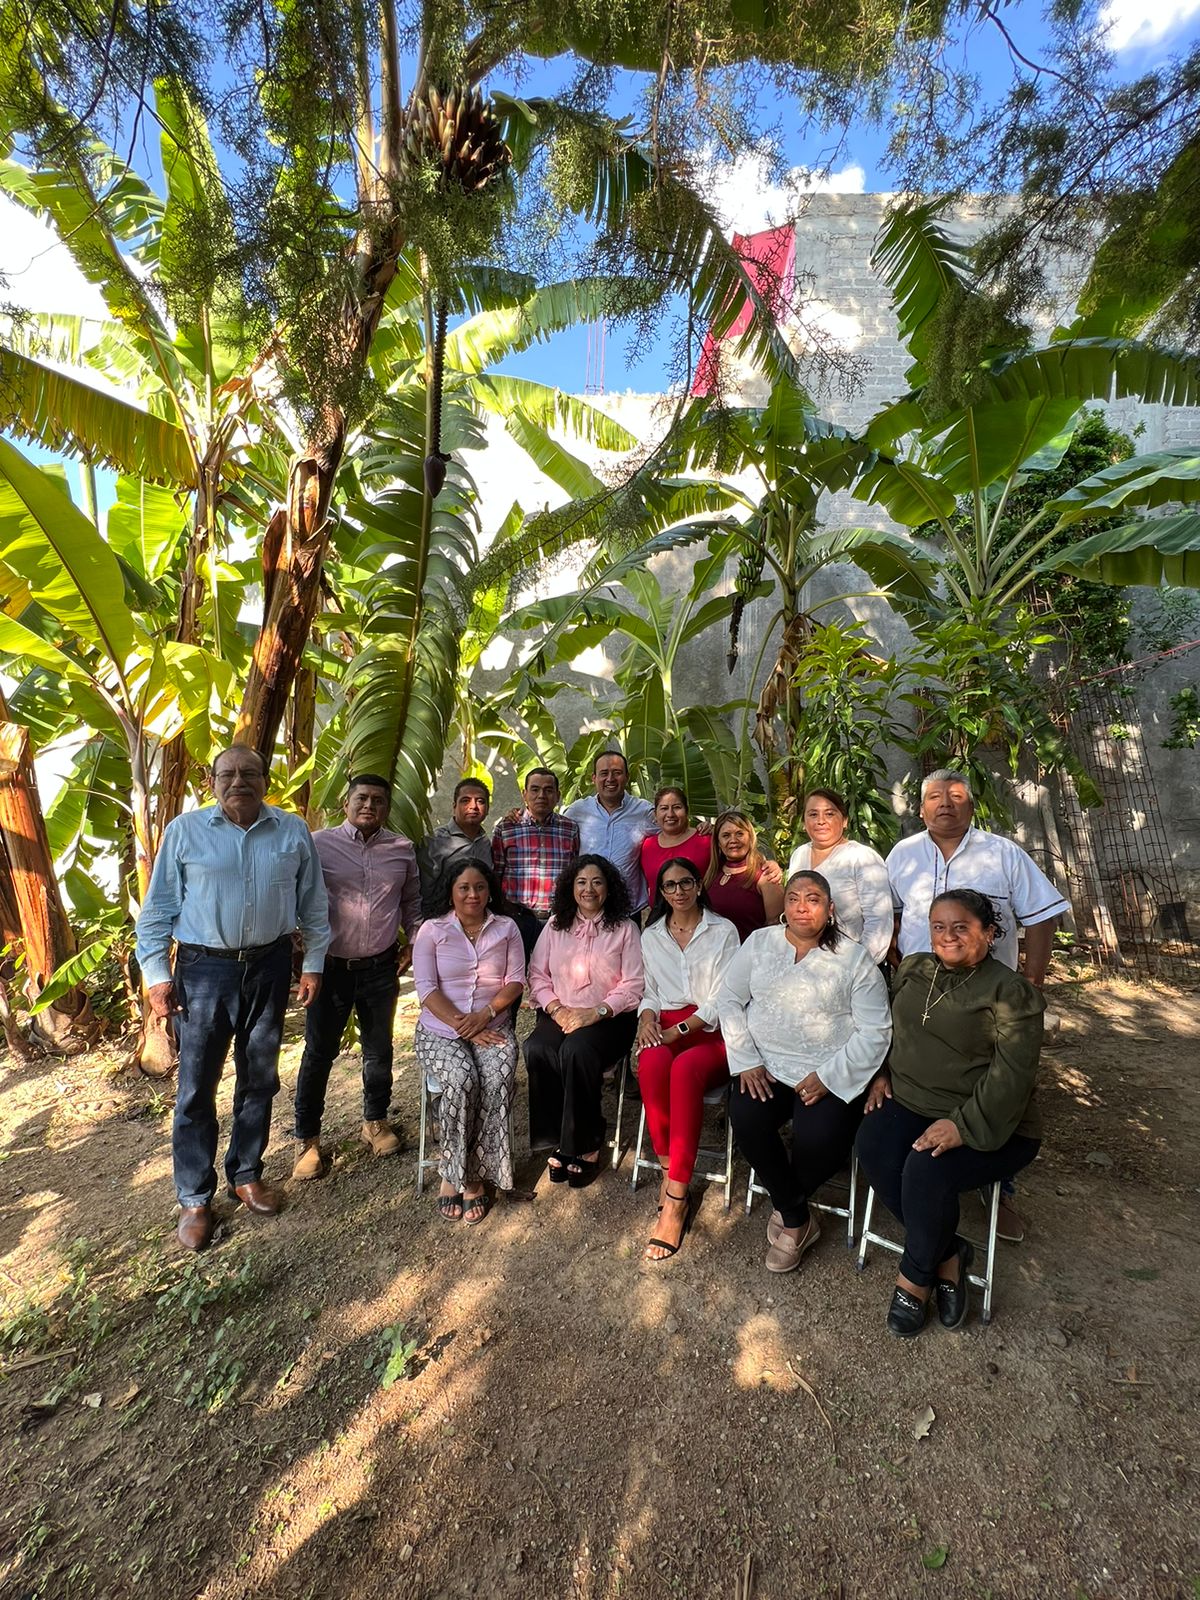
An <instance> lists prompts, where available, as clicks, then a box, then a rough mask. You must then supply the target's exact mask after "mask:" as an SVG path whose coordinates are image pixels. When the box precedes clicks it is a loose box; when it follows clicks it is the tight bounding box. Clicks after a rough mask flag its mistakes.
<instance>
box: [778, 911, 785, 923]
mask: <svg viewBox="0 0 1200 1600" xmlns="http://www.w3.org/2000/svg"><path fill="white" fill-rule="evenodd" d="M779 920H780V922H786V921H787V912H786V911H781V912H780V913H779Z"/></svg>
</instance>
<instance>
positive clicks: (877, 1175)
mask: <svg viewBox="0 0 1200 1600" xmlns="http://www.w3.org/2000/svg"><path fill="white" fill-rule="evenodd" d="M936 1120H937V1119H936V1118H935V1117H922V1116H919V1115H918V1114H917V1113H916V1112H915V1111H910V1110H909V1109H908V1107H907V1106H902V1105H901V1104H900V1102H899V1100H894V1099H893V1100H885V1101H884V1102H883V1104H882V1106H880V1108H879V1110H878V1111H872V1112H871V1113H870V1115H869V1116H865V1117H864V1118H863V1122H862V1127H861V1128H860V1129H859V1130H858V1139H857V1141H856V1144H855V1148H856V1149H857V1151H858V1159H859V1161H860V1162H861V1163H862V1168H863V1171H864V1172H865V1173H866V1175H867V1180H868V1182H869V1183H870V1185H871V1187H872V1188H873V1189H874V1191H875V1193H876V1194H877V1195H878V1196H879V1198H880V1199H881V1200H882V1201H883V1203H884V1205H885V1206H886V1207H887V1208H888V1210H889V1211H890V1212H891V1213H892V1215H893V1216H894V1217H895V1218H896V1220H897V1221H898V1222H900V1223H902V1224H903V1227H904V1254H903V1255H902V1256H901V1258H900V1271H901V1272H902V1273H903V1274H904V1276H905V1277H906V1278H907V1279H908V1281H909V1282H910V1283H917V1284H921V1285H922V1286H925V1285H928V1284H932V1283H933V1281H934V1279H935V1278H936V1277H937V1269H938V1267H939V1266H941V1264H942V1262H943V1261H947V1260H949V1258H950V1257H951V1256H952V1255H953V1254H954V1250H955V1246H956V1242H957V1235H958V1197H959V1195H960V1194H965V1193H966V1192H967V1191H968V1190H970V1189H978V1188H979V1187H980V1186H981V1185H983V1184H989V1183H995V1182H996V1180H997V1179H998V1178H1010V1177H1011V1176H1012V1175H1013V1173H1014V1172H1020V1170H1021V1168H1022V1167H1027V1166H1028V1165H1029V1163H1030V1162H1031V1161H1032V1160H1033V1158H1034V1156H1036V1155H1037V1153H1038V1141H1037V1140H1036V1139H1026V1138H1022V1136H1021V1135H1020V1134H1017V1133H1014V1134H1013V1136H1012V1138H1011V1139H1009V1141H1008V1142H1007V1144H1002V1145H1001V1146H1000V1148H999V1150H972V1149H971V1147H970V1146H969V1145H965V1144H964V1145H959V1147H958V1149H957V1150H946V1151H944V1152H943V1153H942V1154H941V1155H940V1156H934V1155H932V1154H931V1153H930V1152H929V1151H928V1150H914V1149H913V1140H914V1139H917V1138H919V1136H920V1135H921V1134H922V1133H924V1132H925V1129H926V1128H928V1127H929V1125H930V1124H931V1123H932V1122H935V1121H936Z"/></svg>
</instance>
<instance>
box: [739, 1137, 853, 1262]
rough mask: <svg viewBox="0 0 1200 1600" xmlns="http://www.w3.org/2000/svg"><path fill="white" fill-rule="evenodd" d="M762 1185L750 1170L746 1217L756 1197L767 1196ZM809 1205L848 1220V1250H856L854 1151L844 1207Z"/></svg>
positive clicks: (823, 1204)
mask: <svg viewBox="0 0 1200 1600" xmlns="http://www.w3.org/2000/svg"><path fill="white" fill-rule="evenodd" d="M766 1192H767V1191H766V1190H765V1189H764V1188H763V1186H762V1184H761V1183H756V1182H755V1181H754V1168H753V1167H751V1168H750V1181H749V1183H748V1184H747V1185H746V1215H747V1216H749V1215H750V1212H751V1210H752V1209H753V1207H754V1196H755V1195H756V1194H766ZM808 1203H809V1205H810V1206H811V1207H812V1209H813V1210H814V1211H823V1212H824V1213H825V1215H826V1216H829V1217H845V1219H846V1249H847V1250H853V1249H854V1218H855V1212H856V1211H857V1209H858V1157H857V1156H856V1155H855V1154H854V1152H853V1150H852V1151H851V1152H850V1193H849V1196H848V1197H847V1200H846V1204H845V1205H844V1206H832V1205H827V1204H825V1203H824V1202H823V1201H820V1200H813V1199H810V1200H809V1202H808Z"/></svg>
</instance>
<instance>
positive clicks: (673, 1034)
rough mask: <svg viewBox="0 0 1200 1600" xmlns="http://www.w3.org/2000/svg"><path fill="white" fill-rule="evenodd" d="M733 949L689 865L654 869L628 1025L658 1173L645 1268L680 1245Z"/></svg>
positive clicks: (714, 1079) (719, 1068)
mask: <svg viewBox="0 0 1200 1600" xmlns="http://www.w3.org/2000/svg"><path fill="white" fill-rule="evenodd" d="M739 948H740V944H739V940H738V932H737V929H736V928H735V927H734V925H733V923H732V922H727V921H726V920H725V918H724V917H718V916H717V914H716V913H715V912H714V911H713V910H712V909H711V908H710V906H709V904H708V896H707V895H706V894H705V892H704V888H703V885H702V884H701V882H700V874H699V870H698V869H697V867H696V864H695V862H693V861H689V860H688V859H687V858H686V857H685V856H672V857H671V858H670V859H669V860H667V861H664V862H663V864H662V866H661V867H660V868H659V872H658V877H657V880H656V882H655V886H654V904H653V907H652V909H651V912H650V918H649V921H648V922H647V923H646V929H645V932H644V933H643V934H642V961H643V963H644V965H645V969H646V992H645V995H644V997H643V999H642V1009H641V1015H640V1017H639V1019H638V1032H637V1048H638V1050H639V1051H640V1055H639V1057H638V1086H639V1088H640V1090H641V1095H642V1104H643V1105H644V1106H645V1108H646V1125H647V1127H648V1128H649V1129H650V1138H651V1140H652V1142H653V1144H654V1149H655V1152H656V1153H657V1155H658V1159H659V1161H660V1163H661V1164H662V1168H663V1181H662V1185H661V1190H660V1193H659V1220H658V1224H657V1227H656V1229H655V1234H654V1237H653V1238H652V1239H651V1240H650V1242H649V1244H647V1246H646V1259H647V1260H648V1261H665V1260H666V1259H667V1257H668V1256H673V1255H674V1254H675V1252H676V1251H677V1250H678V1249H679V1246H680V1245H681V1244H682V1242H683V1236H684V1234H685V1233H686V1231H687V1225H688V1222H689V1220H690V1214H691V1197H690V1195H689V1192H688V1184H689V1183H690V1182H691V1178H692V1169H693V1168H694V1167H695V1165H696V1151H697V1149H698V1148H699V1144H700V1127H701V1123H702V1121H703V1118H704V1096H705V1095H706V1094H707V1093H708V1091H709V1090H710V1089H712V1088H715V1087H716V1085H717V1084H719V1083H724V1082H725V1081H726V1080H727V1079H728V1077H729V1069H728V1067H727V1066H726V1063H725V1046H724V1044H723V1043H722V1042H721V1035H720V1033H719V1032H718V1031H717V991H718V990H719V988H720V986H721V979H722V977H723V975H724V973H725V970H726V968H727V967H728V965H729V963H730V961H731V960H732V958H733V955H734V952H735V951H737V950H738V949H739Z"/></svg>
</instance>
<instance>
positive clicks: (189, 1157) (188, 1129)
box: [171, 939, 292, 1206]
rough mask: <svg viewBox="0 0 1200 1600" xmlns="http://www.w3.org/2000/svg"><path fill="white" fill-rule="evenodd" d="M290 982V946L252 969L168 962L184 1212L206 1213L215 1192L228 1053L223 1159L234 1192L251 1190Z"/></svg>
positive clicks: (184, 953) (217, 961)
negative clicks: (230, 1074) (230, 1070)
mask: <svg viewBox="0 0 1200 1600" xmlns="http://www.w3.org/2000/svg"><path fill="white" fill-rule="evenodd" d="M291 981H292V946H291V941H290V940H288V939H283V940H281V941H280V942H279V944H277V945H276V946H275V947H274V948H273V949H271V950H269V951H267V952H266V954H265V955H262V956H259V957H258V959H257V960H254V961H249V962H245V963H242V962H239V961H224V960H222V959H221V958H220V957H219V956H206V955H201V954H200V953H198V952H197V951H194V950H188V949H181V950H180V951H179V953H178V955H177V956H176V959H175V993H176V996H177V998H178V1001H179V1004H180V1006H181V1007H182V1010H181V1011H180V1012H179V1013H178V1014H177V1016H176V1018H175V1032H176V1037H177V1038H178V1040H179V1090H178V1093H177V1095H176V1099H175V1122H174V1125H173V1127H172V1130H171V1152H172V1155H173V1157H174V1163H175V1193H176V1194H177V1196H178V1197H179V1204H180V1205H181V1206H204V1205H207V1204H208V1203H209V1201H210V1200H211V1199H212V1197H213V1195H214V1194H215V1193H216V1188H217V1174H216V1169H215V1166H214V1163H215V1161H216V1158H217V1085H218V1083H220V1081H221V1073H222V1071H223V1070H224V1067H225V1057H226V1056H227V1055H228V1053H229V1046H230V1042H232V1044H233V1062H234V1069H235V1071H236V1074H237V1076H236V1079H235V1084H234V1093H233V1129H232V1131H231V1133H230V1135H229V1148H228V1150H227V1151H226V1152H225V1176H226V1178H227V1179H228V1181H229V1183H230V1184H231V1185H236V1184H241V1183H252V1182H257V1181H258V1180H259V1179H260V1178H261V1177H262V1162H263V1154H264V1152H265V1150H266V1148H267V1140H268V1139H269V1138H270V1136H271V1101H272V1100H273V1099H274V1098H275V1095H276V1094H277V1093H278V1091H279V1046H280V1044H281V1042H282V1039H283V1018H284V1012H285V1011H286V1009H287V997H288V989H289V988H290V987H291Z"/></svg>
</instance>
